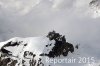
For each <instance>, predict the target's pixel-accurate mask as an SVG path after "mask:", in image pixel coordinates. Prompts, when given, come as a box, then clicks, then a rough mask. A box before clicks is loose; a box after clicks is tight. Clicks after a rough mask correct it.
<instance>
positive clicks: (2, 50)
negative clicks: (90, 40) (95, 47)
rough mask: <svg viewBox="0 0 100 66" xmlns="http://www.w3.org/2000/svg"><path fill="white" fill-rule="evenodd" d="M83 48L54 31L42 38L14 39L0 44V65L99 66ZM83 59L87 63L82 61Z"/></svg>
mask: <svg viewBox="0 0 100 66" xmlns="http://www.w3.org/2000/svg"><path fill="white" fill-rule="evenodd" d="M84 47H85V46H82V45H80V46H79V45H75V44H71V43H69V42H67V41H66V39H65V36H62V35H60V34H59V33H56V32H55V31H53V32H49V33H48V35H47V36H44V37H28V38H20V37H15V38H12V39H10V40H8V41H5V42H1V43H0V55H1V56H0V65H1V66H66V65H68V66H99V62H95V58H94V57H92V56H88V55H86V54H85V51H84V49H85V48H84ZM84 57H85V58H86V59H88V61H87V60H86V62H85V61H83V60H84ZM80 58H82V59H83V60H82V61H81V62H79V61H80ZM74 59H75V61H74ZM94 63H95V64H94Z"/></svg>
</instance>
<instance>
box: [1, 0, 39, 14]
mask: <svg viewBox="0 0 100 66" xmlns="http://www.w3.org/2000/svg"><path fill="white" fill-rule="evenodd" d="M39 2H40V0H9V1H6V0H1V1H0V6H1V8H2V9H4V10H7V11H10V12H12V13H17V14H18V13H20V14H22V15H23V14H27V13H29V12H30V10H31V9H32V8H33V7H34V6H36V5H37V4H39Z"/></svg>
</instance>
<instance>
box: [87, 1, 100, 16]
mask: <svg viewBox="0 0 100 66" xmlns="http://www.w3.org/2000/svg"><path fill="white" fill-rule="evenodd" d="M89 5H90V7H91V9H92V11H93V13H94V15H95V16H96V17H98V16H100V0H92V1H91V2H90V3H89Z"/></svg>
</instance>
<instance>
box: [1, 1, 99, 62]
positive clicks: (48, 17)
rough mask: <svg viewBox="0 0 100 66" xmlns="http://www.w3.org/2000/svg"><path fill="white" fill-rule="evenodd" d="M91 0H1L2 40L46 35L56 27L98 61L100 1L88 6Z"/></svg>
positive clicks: (69, 40)
mask: <svg viewBox="0 0 100 66" xmlns="http://www.w3.org/2000/svg"><path fill="white" fill-rule="evenodd" d="M91 1H92V0H86V1H85V0H0V41H5V40H8V39H10V38H12V37H35V36H45V35H47V33H48V32H49V31H52V30H55V31H56V32H59V33H61V34H63V35H65V36H66V39H67V40H68V42H72V43H75V44H77V43H78V44H81V45H83V44H84V45H86V46H87V47H88V48H90V49H89V50H87V49H85V51H86V53H88V54H89V55H91V56H95V57H96V58H98V60H99V59H100V53H99V52H100V50H99V49H100V45H99V44H100V36H99V34H100V17H99V16H100V14H99V13H100V11H99V7H95V6H96V5H97V4H99V5H100V3H99V2H100V1H98V2H96V3H95V4H93V5H91V6H89V3H90V2H91ZM95 48H96V49H95ZM91 49H94V50H92V51H91ZM93 52H94V53H93Z"/></svg>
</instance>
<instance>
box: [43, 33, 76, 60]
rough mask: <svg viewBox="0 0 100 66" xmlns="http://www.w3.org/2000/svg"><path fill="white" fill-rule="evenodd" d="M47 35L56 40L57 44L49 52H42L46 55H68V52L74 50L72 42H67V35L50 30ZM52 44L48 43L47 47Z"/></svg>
mask: <svg viewBox="0 0 100 66" xmlns="http://www.w3.org/2000/svg"><path fill="white" fill-rule="evenodd" d="M47 37H48V38H49V39H50V40H54V41H55V44H54V47H53V48H52V50H51V51H50V52H49V53H48V54H44V53H43V54H42V55H44V56H48V57H53V58H54V57H58V56H59V57H60V55H63V56H67V55H68V52H71V53H72V52H74V47H73V45H72V44H71V43H68V42H66V39H65V36H62V35H60V34H59V33H56V32H55V31H53V32H49V34H48V35H47ZM49 46H51V44H50V45H46V47H49Z"/></svg>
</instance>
